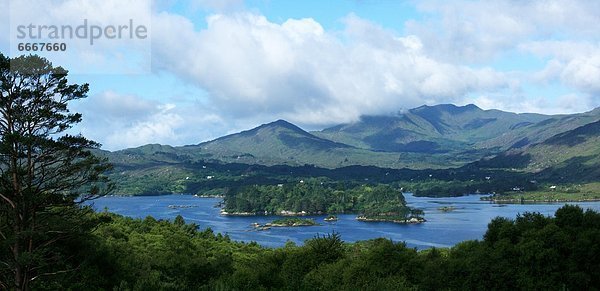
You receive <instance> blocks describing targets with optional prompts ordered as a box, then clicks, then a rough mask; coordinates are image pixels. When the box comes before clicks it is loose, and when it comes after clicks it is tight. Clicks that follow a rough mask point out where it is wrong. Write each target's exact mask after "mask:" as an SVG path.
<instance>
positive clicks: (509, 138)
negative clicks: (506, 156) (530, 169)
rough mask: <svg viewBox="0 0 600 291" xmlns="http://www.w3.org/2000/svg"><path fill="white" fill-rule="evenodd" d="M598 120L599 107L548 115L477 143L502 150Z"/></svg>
mask: <svg viewBox="0 0 600 291" xmlns="http://www.w3.org/2000/svg"><path fill="white" fill-rule="evenodd" d="M598 120H600V108H597V109H595V110H593V111H590V112H586V113H580V114H572V115H557V116H552V117H549V118H547V119H545V120H542V121H540V122H537V123H533V124H527V125H524V126H520V127H518V128H515V129H512V130H509V131H506V132H504V133H503V134H501V135H498V136H497V137H495V138H492V139H488V140H484V141H481V142H478V143H477V145H476V146H477V147H478V148H499V149H502V150H506V149H511V148H522V147H525V146H527V145H532V144H537V143H541V142H543V141H545V140H546V139H548V138H551V137H553V136H555V135H557V134H560V133H563V132H567V131H570V130H573V129H575V128H578V127H580V126H583V125H586V124H589V123H592V122H595V121H598Z"/></svg>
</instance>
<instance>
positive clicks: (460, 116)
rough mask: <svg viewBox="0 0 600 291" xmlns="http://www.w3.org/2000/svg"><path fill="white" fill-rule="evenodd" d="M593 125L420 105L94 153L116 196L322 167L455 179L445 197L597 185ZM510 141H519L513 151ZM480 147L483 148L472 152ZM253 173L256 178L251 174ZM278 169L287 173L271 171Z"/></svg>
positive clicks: (218, 185)
mask: <svg viewBox="0 0 600 291" xmlns="http://www.w3.org/2000/svg"><path fill="white" fill-rule="evenodd" d="M539 119H542V120H541V121H537V120H539ZM599 119H600V110H598V109H597V110H595V111H591V112H587V113H582V114H574V115H561V116H544V115H537V114H515V113H507V112H502V111H498V110H481V109H479V108H477V107H475V106H473V105H470V106H463V107H457V106H454V105H440V106H422V107H419V108H415V109H413V110H410V111H409V112H407V113H405V114H401V115H398V116H366V117H363V118H362V119H361V121H359V122H357V123H353V124H342V125H338V126H336V127H331V128H328V129H325V130H323V131H321V132H315V133H309V132H306V131H304V130H302V129H301V128H299V127H297V126H295V125H293V124H291V123H289V122H286V121H284V120H278V121H275V122H271V123H267V124H263V125H261V126H258V127H256V128H253V129H250V130H246V131H242V132H240V133H236V134H231V135H227V136H224V137H221V138H218V139H215V140H212V141H208V142H204V143H200V144H197V145H189V146H181V147H172V146H167V145H157V144H150V145H145V146H141V147H137V148H131V149H125V150H120V151H115V152H108V151H97V154H98V155H101V156H104V157H107V158H109V160H110V161H111V162H112V163H113V164H114V165H115V170H114V171H113V172H112V174H111V177H112V178H113V180H114V181H116V182H117V184H118V188H119V189H120V191H121V193H124V194H126V193H138V194H139V193H157V194H158V193H171V192H185V193H205V192H206V191H209V193H212V192H210V191H211V190H215V192H214V193H222V192H223V189H226V188H228V187H231V186H232V185H242V184H248V183H251V184H254V183H258V184H273V183H275V184H277V183H280V182H285V181H288V182H289V181H290V179H292V180H294V179H295V178H296V175H297V174H298V171H299V169H303V170H302V172H303V173H304V174H302V175H303V176H304V177H316V176H320V175H317V174H315V173H317V172H318V173H324V171H325V170H326V169H351V170H349V172H348V171H347V170H343V171H336V172H334V173H335V174H332V175H333V176H335V180H337V179H342V180H347V179H351V180H356V179H358V180H361V179H366V180H365V181H373V179H377V180H379V179H384V180H385V181H388V182H389V181H394V180H398V179H403V180H406V179H408V180H410V181H412V179H414V180H415V181H417V180H420V181H425V180H427V177H433V179H434V180H435V181H433V182H432V183H433V184H431V185H433V186H435V184H438V183H440V181H446V182H447V183H450V184H453V183H454V182H452V181H458V180H460V181H462V182H458V184H457V185H458V186H456V187H457V188H456V189H455V191H453V193H458V192H460V191H464V189H466V188H464V187H465V185H467V184H469V183H475V186H473V185H472V186H469V187H475V188H474V189H475V190H481V189H486V188H482V187H483V186H485V185H483V186H482V184H481V183H480V182H477V181H479V180H481V179H483V178H484V177H485V176H489V175H492V173H493V176H495V177H497V179H500V177H502V178H501V181H498V180H496V181H495V182H494V183H492V184H493V185H504V184H511V183H512V182H511V181H512V180H514V179H520V180H523V181H529V180H527V179H537V180H539V181H544V183H554V182H556V183H573V182H581V183H587V182H595V181H600V170H599V169H600V147H599V146H598V144H600V129H599V127H600V120H599ZM582 124H583V125H582ZM494 135H497V137H492V138H490V136H494ZM326 136H333V137H336V139H334V140H329V139H326V138H324V137H326ZM517 139H521V140H523V141H526V142H521V143H520V144H518V145H515V144H514V140H517ZM342 141H346V143H344V142H342ZM486 142H487V143H489V144H490V146H488V148H485V147H482V148H477V146H478V145H480V144H483V143H486ZM511 143H513V144H512V145H511ZM491 144H495V145H494V146H491ZM372 147H376V149H373V148H372ZM258 165H261V168H260V169H262V170H260V171H259V173H258V174H257V173H256V172H255V170H254V169H256V167H258ZM262 166H268V167H267V168H265V167H262ZM282 166H286V167H287V168H285V170H282V169H283V168H278V167H282ZM353 166H374V167H378V168H380V170H381V171H383V173H387V174H386V175H388V174H389V175H400V176H393V177H392V176H390V177H388V176H384V177H380V176H379V174H378V175H375V176H368V175H367V176H361V175H358V173H360V172H362V171H367V170H368V171H371V170H370V168H367V167H364V168H356V169H352V167H353ZM463 166H464V167H463ZM269 167H273V168H269ZM402 168H408V169H414V170H425V171H423V172H413V173H412V174H410V175H409V176H407V173H408V172H394V171H392V170H391V169H402ZM449 168H452V170H449V171H446V170H443V169H449ZM426 169H437V170H436V171H432V170H426ZM381 171H379V172H381ZM325 172H326V171H325ZM326 173H328V172H326ZM393 173H397V174H393ZM400 173H402V174H400ZM315 175H316V176H315ZM327 175H329V174H327ZM430 175H433V176H430ZM213 177H216V178H214V179H213ZM394 177H395V178H394ZM527 177H528V178H527ZM473 178H477V179H475V182H473ZM423 179H425V180H423ZM478 179H479V180H478ZM469 181H471V182H469ZM446 182H444V183H446ZM427 183H428V182H427ZM465 183H466V184H465ZM450 184H448V187H450V186H452V185H450ZM454 184H455V183H454ZM487 184H489V183H487ZM467 186H468V185H467ZM488 186H489V185H488ZM488 186H485V187H488ZM427 187H429V186H427ZM452 187H455V186H452ZM477 187H478V188H477ZM502 187H504V186H502ZM511 187H512V186H511ZM461 189H463V190H461ZM469 189H470V188H469ZM490 189H492V188H490ZM494 189H495V188H494ZM434 192H435V191H434ZM438 192H439V191H438ZM436 193H437V192H436ZM433 194H435V193H433V192H432V195H433ZM436 195H437V194H436Z"/></svg>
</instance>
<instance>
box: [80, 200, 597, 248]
mask: <svg viewBox="0 0 600 291" xmlns="http://www.w3.org/2000/svg"><path fill="white" fill-rule="evenodd" d="M405 197H406V201H407V203H408V206H411V207H416V208H419V209H422V210H423V211H424V212H425V219H427V222H425V223H422V224H410V225H402V224H395V223H388V222H359V221H356V219H355V218H356V215H353V214H342V215H338V218H339V220H338V221H337V222H333V223H329V222H324V221H323V218H325V217H326V216H325V215H321V216H307V218H314V219H315V221H317V222H318V223H320V224H321V225H320V226H310V227H289V228H271V229H270V230H265V231H258V230H254V228H253V227H252V226H251V224H252V223H254V222H258V223H260V224H264V223H267V222H270V221H272V220H274V219H275V218H276V217H274V216H251V217H231V216H221V215H220V214H219V211H220V209H219V208H216V207H214V206H215V205H216V204H217V203H218V202H220V201H222V199H220V198H199V197H195V196H192V195H166V196H134V197H122V196H111V197H103V198H100V199H97V200H94V201H93V203H92V204H93V206H94V208H95V209H96V210H98V211H102V210H103V209H104V208H108V210H109V211H111V212H114V213H118V214H121V215H125V216H130V217H136V218H144V217H146V216H148V215H150V216H153V217H155V218H157V219H174V218H175V217H176V216H177V215H181V216H183V218H184V219H185V220H186V221H187V222H193V223H196V224H198V225H199V226H200V228H201V229H204V228H207V227H210V228H212V229H213V230H214V231H215V233H217V232H220V233H222V234H228V235H229V236H230V237H231V238H232V239H234V240H239V241H247V242H249V241H255V242H257V243H259V244H261V245H263V246H268V247H279V246H283V245H284V244H285V243H286V242H287V241H293V242H295V243H297V244H302V242H303V241H304V240H306V239H309V238H313V237H314V236H316V235H317V234H321V235H323V234H327V233H332V232H334V231H335V232H337V233H339V234H340V235H341V237H342V239H343V240H344V241H347V242H353V241H357V240H368V239H372V238H378V237H385V238H389V239H392V240H394V241H405V242H406V243H407V245H408V246H410V247H416V248H418V249H425V248H430V247H450V246H453V245H455V244H456V243H459V242H461V241H464V240H472V239H481V238H483V235H484V233H485V231H486V229H487V224H488V223H489V222H490V220H491V219H492V218H494V217H497V216H503V217H508V218H515V217H516V215H517V214H518V213H523V212H527V211H529V212H539V213H542V214H544V215H553V214H554V212H555V211H556V209H558V208H560V207H561V206H562V205H564V203H548V204H507V205H501V204H493V203H490V202H487V201H480V199H479V198H480V197H481V195H469V196H462V197H450V198H428V197H415V196H412V195H411V194H405ZM572 204H578V205H580V206H581V207H582V208H584V209H587V208H591V209H594V210H596V211H600V202H578V203H572ZM169 205H186V206H192V207H189V208H169ZM443 206H452V207H455V210H453V211H449V212H443V211H441V210H439V209H438V208H439V207H443Z"/></svg>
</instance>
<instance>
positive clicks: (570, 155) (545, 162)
mask: <svg viewBox="0 0 600 291" xmlns="http://www.w3.org/2000/svg"><path fill="white" fill-rule="evenodd" d="M484 163H485V164H487V165H488V166H490V165H491V166H494V167H510V168H521V169H523V170H525V171H528V172H534V173H539V177H540V178H542V179H544V180H553V181H556V182H580V183H581V182H592V181H600V121H596V122H592V123H589V124H586V125H583V126H580V127H577V128H575V129H572V130H569V131H566V132H562V133H559V134H556V135H554V136H552V137H550V138H548V139H546V140H544V141H543V142H540V143H537V144H533V145H530V146H528V147H525V148H519V149H511V150H508V151H506V152H504V153H502V154H500V155H498V156H497V157H495V158H493V159H490V160H489V161H485V162H484Z"/></svg>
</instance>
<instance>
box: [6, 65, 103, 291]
mask: <svg viewBox="0 0 600 291" xmlns="http://www.w3.org/2000/svg"><path fill="white" fill-rule="evenodd" d="M67 73H68V72H67V71H66V70H65V69H63V68H61V67H53V65H52V63H50V62H49V61H48V60H46V59H45V58H42V57H38V56H32V55H30V56H21V57H17V58H13V59H9V58H7V57H5V56H4V55H2V54H0V239H1V243H0V247H1V248H2V249H1V250H0V266H1V268H2V269H0V289H4V288H6V289H14V290H29V289H30V288H31V285H32V282H35V281H37V280H39V279H40V278H48V277H50V276H52V275H56V274H61V273H65V272H69V271H73V270H67V269H61V268H59V266H65V264H61V263H60V262H59V261H60V260H62V259H64V258H63V257H61V255H60V252H58V251H57V250H56V248H57V247H61V244H62V243H64V241H65V240H67V239H69V237H71V236H72V235H73V234H74V233H78V232H80V231H81V229H82V228H84V226H83V225H82V224H80V223H79V222H80V221H81V223H83V220H80V219H78V215H81V211H79V210H80V208H81V207H80V205H81V203H83V202H84V201H87V200H90V199H94V198H97V197H100V196H102V195H105V194H106V193H108V192H109V191H111V189H112V185H111V184H110V183H108V179H107V177H106V176H104V175H103V173H104V172H105V171H106V170H108V169H109V168H110V165H109V164H108V163H107V162H106V161H105V160H103V159H100V158H98V157H96V156H94V155H93V154H92V152H91V151H90V150H92V149H95V148H98V147H99V144H98V143H96V142H93V141H90V140H88V139H86V138H84V137H83V136H81V135H70V134H67V132H66V131H67V130H68V129H70V128H71V127H72V126H73V125H74V124H77V123H78V122H80V121H81V114H78V113H71V112H70V111H69V109H68V108H67V105H68V103H69V102H70V101H73V100H77V99H81V98H85V97H87V96H86V94H87V92H88V85H87V84H84V85H77V84H70V83H69V82H68V80H67ZM76 268H77V267H76V266H72V269H76Z"/></svg>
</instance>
